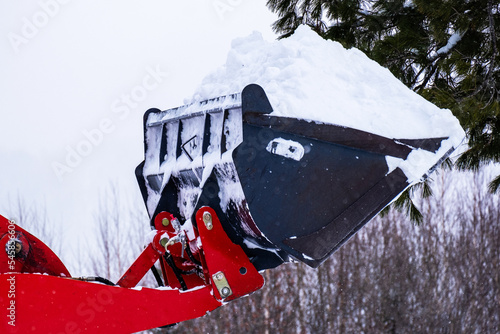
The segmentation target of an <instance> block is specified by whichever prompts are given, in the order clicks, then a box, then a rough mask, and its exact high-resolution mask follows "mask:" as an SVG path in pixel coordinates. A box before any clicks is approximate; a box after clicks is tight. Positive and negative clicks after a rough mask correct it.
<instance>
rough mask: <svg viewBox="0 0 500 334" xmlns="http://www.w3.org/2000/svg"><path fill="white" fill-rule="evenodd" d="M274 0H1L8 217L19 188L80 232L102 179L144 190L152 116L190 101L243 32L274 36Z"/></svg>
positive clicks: (0, 144)
mask: <svg viewBox="0 0 500 334" xmlns="http://www.w3.org/2000/svg"><path fill="white" fill-rule="evenodd" d="M265 3H266V1H265V0H252V1H250V0H205V1H199V0H198V1H164V0H163V1H160V0H149V1H141V2H139V1H130V0H125V1H96V0H86V1H77V0H72V1H68V0H40V1H2V2H1V3H0V37H1V38H0V55H1V63H0V66H1V69H2V70H1V75H0V91H1V98H0V214H2V215H5V216H7V217H9V218H10V215H11V212H12V209H11V204H9V200H13V199H14V198H15V197H17V196H18V195H20V196H21V197H23V198H24V199H25V200H26V201H27V202H29V203H40V204H41V205H46V207H47V211H48V215H49V218H50V219H52V220H54V222H55V224H60V225H61V226H64V228H65V229H71V227H72V226H75V225H77V224H80V223H81V222H82V221H85V220H86V219H87V218H89V217H91V216H90V215H91V214H93V210H95V207H96V203H97V202H96V198H97V194H98V193H99V191H100V188H101V187H102V185H107V184H109V183H110V182H117V181H118V182H120V184H121V185H122V186H124V187H125V188H126V189H130V191H137V193H138V192H139V190H138V187H136V181H135V176H134V169H135V167H136V166H137V165H138V164H139V163H140V161H142V160H143V145H142V139H143V133H142V115H143V113H144V112H145V111H146V110H147V109H148V108H150V107H157V108H160V109H167V108H170V107H175V106H178V105H181V104H183V99H184V98H186V97H189V96H190V95H191V94H192V93H193V92H194V91H195V89H196V87H197V86H198V85H199V83H200V82H201V79H202V78H203V77H204V76H205V75H206V74H208V73H209V72H211V71H213V70H214V69H215V68H217V67H218V66H220V65H222V64H223V63H225V59H226V54H227V52H228V50H229V48H230V44H231V40H233V39H234V38H237V37H242V36H247V35H249V34H250V33H251V32H252V31H260V32H261V33H262V34H263V36H264V38H266V39H268V40H272V39H275V38H276V36H275V35H274V34H273V32H272V30H271V27H270V25H271V24H272V22H273V21H274V20H275V19H276V17H275V15H274V14H272V13H271V12H270V11H269V10H268V9H267V7H266V6H265ZM228 93H232V92H228ZM89 143H90V144H89ZM75 152H76V153H75ZM137 205H138V206H143V203H142V202H139V203H137Z"/></svg>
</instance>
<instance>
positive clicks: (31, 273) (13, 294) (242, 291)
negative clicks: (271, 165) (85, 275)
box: [0, 207, 264, 334]
mask: <svg viewBox="0 0 500 334" xmlns="http://www.w3.org/2000/svg"><path fill="white" fill-rule="evenodd" d="M196 225H197V228H194V229H193V230H194V231H193V232H194V235H193V233H186V231H185V230H184V229H183V228H181V226H180V224H179V223H178V221H177V220H176V219H175V217H173V216H172V215H170V214H169V213H166V212H165V213H161V214H159V215H158V216H157V217H155V227H156V235H155V236H154V238H153V240H152V241H151V242H150V244H149V245H147V247H146V248H145V250H144V251H143V252H142V253H141V255H139V257H138V258H137V260H136V261H135V262H134V263H133V264H132V266H131V267H130V268H129V269H128V270H127V271H126V272H125V273H124V275H123V276H122V277H121V278H120V280H119V281H118V283H117V285H105V284H101V283H97V282H88V281H82V280H81V279H75V278H71V276H70V274H69V272H68V271H67V270H66V268H65V267H64V265H63V264H62V262H61V261H60V260H59V259H58V258H57V256H56V255H55V254H54V253H53V252H52V251H51V250H50V249H49V248H48V247H47V246H46V245H44V244H43V243H41V242H40V241H39V240H38V239H36V238H35V237H33V236H32V235H30V234H29V233H28V232H26V231H24V230H23V229H22V228H20V227H19V226H17V225H15V224H13V223H12V222H10V221H9V220H7V219H5V218H4V217H1V216H0V240H1V244H0V246H1V247H3V248H1V249H0V309H1V311H0V312H3V313H4V314H3V315H2V317H1V318H0V319H1V320H0V321H1V323H0V333H23V334H24V333H54V334H55V333H57V334H59V333H133V332H137V331H141V330H145V329H149V328H154V327H160V326H165V325H168V324H175V323H178V322H181V321H185V320H188V319H193V318H197V317H200V316H203V315H205V314H206V313H207V312H210V311H212V310H214V309H216V308H217V307H219V306H221V305H222V304H223V303H224V302H227V301H229V300H232V299H235V298H238V297H241V296H244V295H247V294H249V293H251V292H253V291H255V290H258V289H259V288H261V287H262V286H263V284H264V279H263V277H262V276H261V275H260V274H259V273H258V272H257V270H256V269H255V267H254V266H253V265H252V263H251V262H250V260H249V259H248V257H247V256H246V255H245V253H244V252H243V250H242V249H241V247H240V246H238V245H236V244H233V243H232V242H231V240H230V239H229V238H228V236H227V235H226V233H225V232H224V229H223V228H222V225H221V224H220V221H219V219H218V218H217V216H216V214H215V212H214V211H213V210H212V209H211V208H208V207H204V208H201V209H200V210H199V211H198V212H197V214H196ZM11 231H13V232H11ZM3 249H5V252H4V251H3ZM156 262H159V263H160V267H161V268H162V276H163V281H164V285H165V286H164V287H160V288H155V289H153V288H145V287H136V284H137V283H138V282H139V281H140V280H141V279H142V277H143V276H144V275H145V274H146V272H147V271H148V270H149V269H150V268H151V267H152V266H153V265H154V264H155V263H156Z"/></svg>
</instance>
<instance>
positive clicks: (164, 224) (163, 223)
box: [161, 218, 170, 227]
mask: <svg viewBox="0 0 500 334" xmlns="http://www.w3.org/2000/svg"><path fill="white" fill-rule="evenodd" d="M161 224H162V225H163V226H165V227H166V226H168V224H170V220H168V218H163V219H162V220H161Z"/></svg>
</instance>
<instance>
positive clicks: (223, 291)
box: [220, 286, 231, 297]
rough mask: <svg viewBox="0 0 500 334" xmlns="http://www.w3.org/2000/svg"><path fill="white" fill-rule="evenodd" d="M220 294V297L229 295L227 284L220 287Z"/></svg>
mask: <svg viewBox="0 0 500 334" xmlns="http://www.w3.org/2000/svg"><path fill="white" fill-rule="evenodd" d="M220 292H221V294H222V297H227V296H229V294H230V293H231V290H229V288H228V287H227V286H225V287H223V288H222V289H221V291H220Z"/></svg>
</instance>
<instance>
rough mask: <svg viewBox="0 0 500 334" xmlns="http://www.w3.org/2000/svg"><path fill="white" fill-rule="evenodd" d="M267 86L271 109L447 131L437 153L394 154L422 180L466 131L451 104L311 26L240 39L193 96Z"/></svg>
mask: <svg viewBox="0 0 500 334" xmlns="http://www.w3.org/2000/svg"><path fill="white" fill-rule="evenodd" d="M251 83H256V84H258V85H260V86H262V87H263V88H264V90H265V91H266V94H267V96H268V98H269V100H270V102H271V104H272V106H273V109H274V111H273V113H272V115H276V116H284V117H295V118H300V119H305V120H310V121H315V122H323V123H331V124H337V125H342V126H346V127H352V128H355V129H359V130H363V131H368V132H371V133H375V134H378V135H381V136H385V137H388V138H394V139H417V138H432V137H449V139H448V140H447V141H445V142H443V144H442V146H441V148H440V150H439V151H438V152H437V154H433V153H430V152H427V151H423V150H417V151H414V152H412V154H411V155H410V157H409V158H408V159H407V160H406V161H402V160H400V159H391V158H389V159H388V163H389V165H390V167H391V169H393V168H396V167H400V168H402V169H403V171H405V173H406V175H407V176H408V178H409V179H410V181H411V182H417V181H418V180H419V179H420V178H421V177H422V175H424V174H425V173H426V172H427V171H428V169H429V168H431V167H432V166H433V165H434V164H435V163H436V162H438V160H439V158H440V157H441V156H443V155H444V154H445V153H446V152H448V151H449V150H450V149H452V148H456V147H458V146H459V145H460V143H461V142H462V140H463V138H464V136H465V134H464V131H463V129H462V128H461V126H460V124H459V122H458V120H457V119H456V118H455V117H454V116H453V115H452V113H451V111H449V110H444V109H439V108H438V107H436V106H435V105H433V104H432V103H430V102H428V101H427V100H425V99H424V98H423V97H421V96H419V95H418V94H416V93H414V92H413V91H411V90H410V89H408V88H407V87H406V86H405V85H404V84H403V83H401V82H400V81H399V80H398V79H397V78H395V77H394V76H393V75H392V74H391V73H390V71H389V70H387V69H386V68H384V67H382V66H380V65H378V64H377V63H376V62H374V61H372V60H371V59H369V58H368V57H367V56H366V55H365V54H364V53H363V52H361V51H359V50H357V49H350V50H346V49H345V48H344V47H343V46H342V45H341V44H340V43H337V42H332V41H327V40H324V39H322V38H321V37H320V36H318V35H317V34H316V33H315V32H313V31H312V30H310V29H309V28H308V27H306V26H301V27H299V28H298V29H297V31H296V32H295V34H294V35H293V36H291V37H289V38H286V39H282V40H279V41H272V42H268V41H265V40H263V38H262V36H261V35H260V34H259V33H253V34H252V35H250V36H249V37H246V38H240V39H236V40H235V41H233V43H232V49H231V51H230V52H229V54H228V57H227V61H226V64H225V65H224V66H222V67H221V68H219V69H218V70H216V71H215V72H213V73H212V74H210V75H208V76H207V77H206V78H205V79H204V80H203V81H202V83H201V85H200V87H199V88H198V90H197V92H196V93H195V94H194V96H193V97H192V98H191V99H190V100H188V101H186V102H187V103H193V102H196V101H201V100H206V99H210V98H214V97H217V96H222V95H227V94H231V93H238V92H241V90H242V89H243V88H244V87H245V86H246V85H248V84H251Z"/></svg>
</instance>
